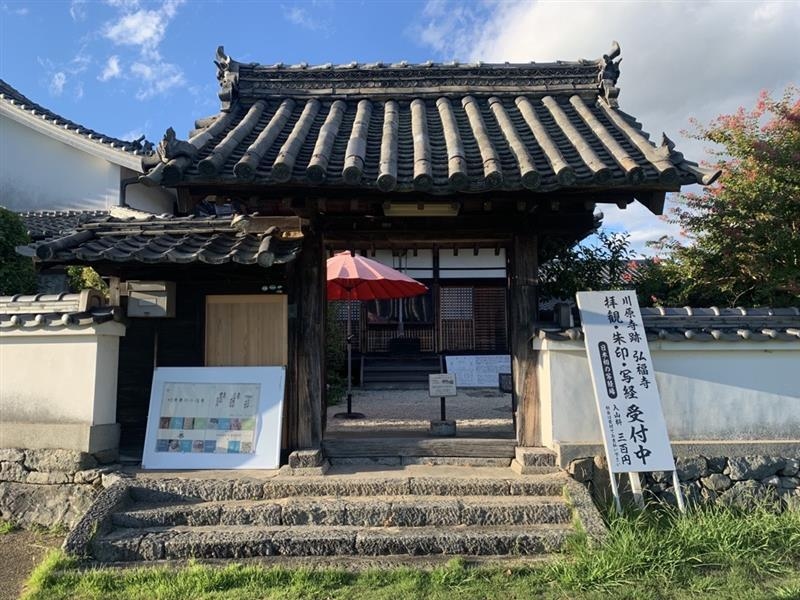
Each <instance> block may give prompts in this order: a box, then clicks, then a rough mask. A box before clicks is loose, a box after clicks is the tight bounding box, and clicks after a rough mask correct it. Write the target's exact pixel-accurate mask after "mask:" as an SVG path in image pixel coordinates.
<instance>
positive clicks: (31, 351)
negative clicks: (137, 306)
mask: <svg viewBox="0 0 800 600" xmlns="http://www.w3.org/2000/svg"><path fill="white" fill-rule="evenodd" d="M123 333H124V327H123V326H122V325H120V324H119V323H108V324H103V325H100V326H98V327H96V328H94V327H89V328H83V329H74V330H71V329H67V328H58V329H53V330H52V331H46V330H36V331H24V330H23V331H20V330H13V331H10V332H3V333H2V334H0V420H2V421H3V422H6V423H8V422H15V423H83V424H87V425H103V424H108V423H114V422H116V401H117V389H116V388H117V360H118V355H119V338H120V336H121V335H123Z"/></svg>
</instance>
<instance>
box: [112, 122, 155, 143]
mask: <svg viewBox="0 0 800 600" xmlns="http://www.w3.org/2000/svg"><path fill="white" fill-rule="evenodd" d="M149 124H150V123H149V122H148V123H147V125H148V126H149ZM143 135H144V130H143V129H141V128H140V127H134V128H133V129H130V130H128V131H126V132H125V133H122V134H120V135H118V136H117V137H118V138H119V139H121V140H130V141H133V140H138V139H139V138H140V137H142V136H143Z"/></svg>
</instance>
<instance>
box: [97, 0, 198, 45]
mask: <svg viewBox="0 0 800 600" xmlns="http://www.w3.org/2000/svg"><path fill="white" fill-rule="evenodd" d="M181 4H183V0H166V1H165V2H164V3H163V4H162V5H161V7H160V8H158V9H156V10H149V9H143V8H139V9H138V10H135V11H134V12H127V11H128V10H130V9H132V8H138V3H137V4H133V5H131V4H129V3H124V4H119V3H114V4H113V6H117V7H121V8H122V9H123V14H122V16H121V17H120V18H119V19H118V20H116V21H113V22H108V23H106V24H105V26H104V27H103V30H102V33H103V36H104V37H105V38H107V39H109V40H111V41H112V42H113V43H114V44H116V45H119V46H135V47H138V48H139V50H140V52H142V54H143V55H149V56H154V57H157V56H158V46H159V44H161V42H162V41H163V39H164V35H165V33H166V31H167V26H168V25H169V23H170V21H171V20H172V19H173V18H174V17H175V15H176V13H177V10H178V6H180V5H181Z"/></svg>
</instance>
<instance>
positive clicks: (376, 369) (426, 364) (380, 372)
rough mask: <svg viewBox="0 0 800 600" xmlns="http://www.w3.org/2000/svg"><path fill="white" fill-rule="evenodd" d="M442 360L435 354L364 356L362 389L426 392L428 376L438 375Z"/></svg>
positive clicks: (440, 370)
mask: <svg viewBox="0 0 800 600" xmlns="http://www.w3.org/2000/svg"><path fill="white" fill-rule="evenodd" d="M442 367H443V364H442V357H441V356H437V355H435V354H417V355H378V356H374V355H372V356H371V355H364V356H362V357H361V388H362V389H396V390H397V389H399V390H417V389H419V390H423V389H424V390H426V389H428V375H430V374H432V373H441V372H442Z"/></svg>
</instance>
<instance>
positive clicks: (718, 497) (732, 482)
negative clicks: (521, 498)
mask: <svg viewBox="0 0 800 600" xmlns="http://www.w3.org/2000/svg"><path fill="white" fill-rule="evenodd" d="M675 467H676V470H677V472H678V478H679V480H680V482H681V488H682V490H683V494H684V497H685V498H686V499H687V501H688V502H689V503H693V504H711V503H719V504H723V505H726V506H737V507H745V508H746V507H748V506H752V504H753V502H758V501H768V502H776V503H777V502H780V506H781V508H783V509H789V510H800V456H794V457H778V456H739V457H731V458H725V457H705V456H696V457H678V458H676V460H675ZM567 470H568V472H569V474H570V475H571V476H572V477H573V478H574V479H576V480H577V481H579V482H581V483H583V484H584V485H586V486H587V488H588V489H589V492H590V493H591V494H592V497H593V498H594V499H595V501H596V502H597V503H598V504H599V505H600V506H610V503H611V502H612V495H611V484H610V482H609V475H608V462H607V461H606V457H605V456H594V457H587V458H579V459H576V460H573V461H571V462H570V463H569V466H568V468H567ZM619 483H620V494H621V496H622V498H623V500H625V499H626V497H627V498H628V499H630V484H629V482H628V478H627V477H621V478H620V482H619ZM642 487H643V489H644V490H645V495H646V497H648V498H649V499H651V500H661V501H664V502H667V503H669V504H673V505H674V504H675V503H676V500H675V493H674V489H673V485H672V473H670V472H660V471H656V472H654V473H645V474H643V477H642Z"/></svg>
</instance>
